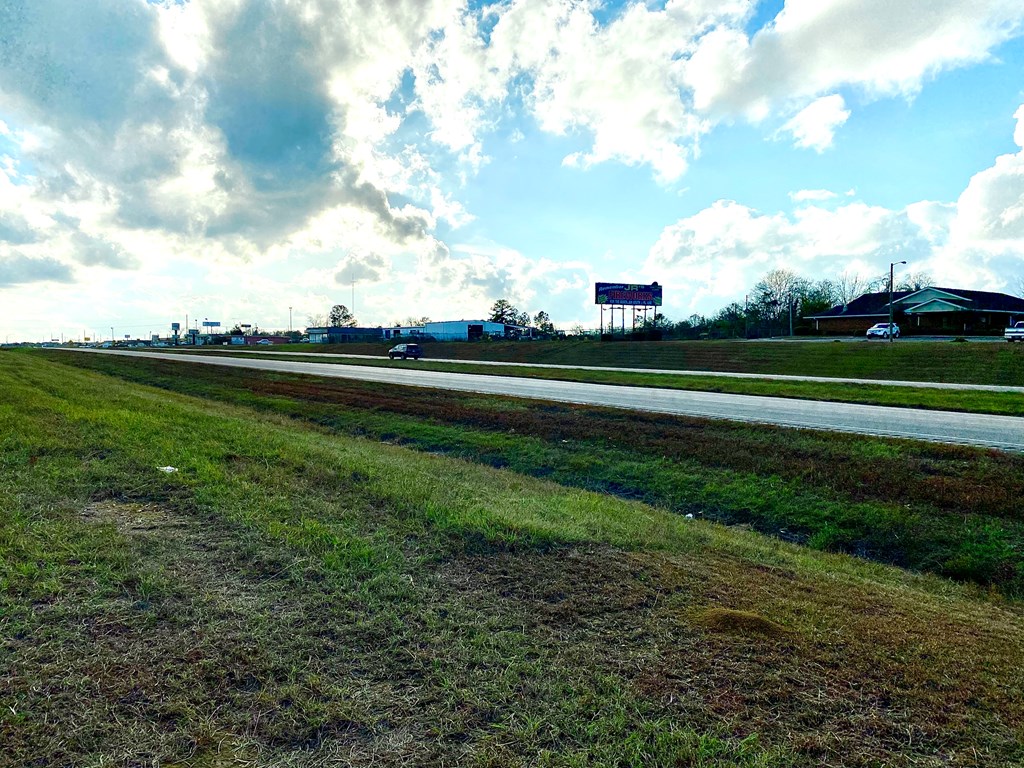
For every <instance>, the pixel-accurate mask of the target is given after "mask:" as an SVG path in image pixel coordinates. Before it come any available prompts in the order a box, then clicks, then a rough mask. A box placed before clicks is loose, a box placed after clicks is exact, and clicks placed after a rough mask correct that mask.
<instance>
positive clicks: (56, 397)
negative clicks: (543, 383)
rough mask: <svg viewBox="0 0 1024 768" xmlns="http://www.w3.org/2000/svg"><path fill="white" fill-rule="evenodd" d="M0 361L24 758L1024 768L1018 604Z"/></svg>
mask: <svg viewBox="0 0 1024 768" xmlns="http://www.w3.org/2000/svg"><path fill="white" fill-rule="evenodd" d="M0 357H2V362H0V392H2V395H3V397H2V398H0V470H2V473H0V544H2V546H0V555H2V560H0V568H2V570H0V601H2V602H0V608H2V610H0V626H2V629H3V631H2V633H0V636H2V638H3V639H2V641H0V642H2V643H3V645H2V650H3V652H2V654H0V679H2V681H3V687H2V690H3V693H2V696H3V702H2V703H3V705H4V706H3V707H2V708H0V741H2V743H3V744H4V750H3V752H2V754H0V764H3V765H12V766H13V765H25V764H29V763H32V764H37V765H68V764H96V765H102V764H144V763H150V764H174V765H222V764H246V765H257V766H271V765H274V766H282V765H295V766H312V765H322V764H325V763H331V762H335V763H340V764H349V765H371V764H372V765H408V764H419V765H440V764H455V763H458V764H462V765H492V766H497V765H502V766H505V765H560V766H561V765H577V766H583V765H631V766H677V765H688V766H721V767H723V768H724V766H733V765H738V766H812V765H813V766H820V765H825V766H828V765H836V766H838V765H844V766H845V765H862V766H868V765H881V764H884V765H892V766H903V765H906V766H911V765H914V766H919V765H936V766H938V765H947V764H958V763H959V764H974V765H993V766H994V765H1007V764H1012V763H1014V762H1019V761H1020V760H1021V759H1024V746H1022V743H1021V738H1020V733H1021V726H1022V723H1024V704H1022V701H1021V697H1020V694H1019V691H1020V690H1021V685H1020V683H1021V679H1020V669H1021V668H1022V662H1024V656H1022V653H1024V651H1022V649H1021V646H1020V643H1019V637H1020V635H1021V632H1022V630H1024V615H1022V611H1021V609H1020V608H1019V606H1018V605H1017V604H1015V603H1002V602H999V601H993V600H990V599H987V598H984V597H983V596H982V595H980V594H978V593H977V592H976V591H974V590H970V589H965V588H963V587H960V586H957V585H955V584H952V583H951V582H948V581H944V580H940V579H936V578H927V577H918V576H913V575H911V574H908V573H906V572H903V571H899V570H896V569H892V568H887V567H883V566H879V565H874V564H871V563H867V562H863V561H859V560H855V559H852V558H846V557H840V556H835V555H829V554H823V553H815V552H811V551H809V550H807V549H805V548H801V547H796V546H793V545H789V544H786V543H784V542H779V541H773V540H771V539H765V538H762V537H760V536H758V535H756V534H753V533H749V532H743V531H736V530H730V529H727V528H724V527H721V526H715V525H710V524H707V523H704V522H702V521H699V520H687V519H685V518H682V517H681V516H679V515H676V514H672V513H670V512H668V511H665V510H661V509H658V508H655V507H652V506H649V505H647V504H643V503H640V502H637V501H626V500H622V499H619V498H616V497H614V496H610V495H607V494H596V493H592V492H588V491H585V490H580V489H574V488H566V487H563V486H561V485H558V484H555V483H552V482H548V481H544V480H539V479H535V478H529V477H525V476H523V475H521V474H518V473H515V472H511V471H509V470H507V469H495V468H492V467H481V466H479V465H476V464H473V463H471V462H465V461H461V460H458V459H454V458H451V457H447V456H436V455H428V454H426V453H423V452H419V451H413V450H409V449H408V448H405V447H402V446H394V445H385V444H381V443H380V442H379V441H378V440H366V439H356V438H352V437H348V436H339V435H332V434H328V433H325V432H324V431H323V429H322V428H318V427H313V426H310V425H307V424H305V423H304V422H303V421H297V420H295V419H291V418H285V417H283V416H281V415H274V414H270V413H267V412H265V411H264V412H263V413H262V414H259V415H257V412H255V411H254V410H252V408H251V407H239V406H234V405H229V404H224V403H217V402H211V401H210V400H209V399H205V400H204V399H196V398H193V397H186V396H182V395H179V394H176V393H169V392H166V391H162V390H159V389H154V388H149V387H143V386H138V385H136V384H132V383H128V382H124V381H119V380H117V379H115V378H112V377H110V376H107V375H102V374H99V373H97V372H94V371H84V370H75V369H74V368H71V367H69V366H67V365H59V364H55V363H53V362H51V361H48V360H44V359H42V358H40V357H36V356H28V355H9V354H3V355H2V356H0ZM282 399H287V398H282ZM509 407H510V408H511V409H513V410H514V409H515V408H516V407H517V406H516V404H510V406H509ZM167 466H170V467H174V468H175V469H176V470H177V471H175V472H170V473H165V472H162V471H161V470H160V469H158V468H159V467H167Z"/></svg>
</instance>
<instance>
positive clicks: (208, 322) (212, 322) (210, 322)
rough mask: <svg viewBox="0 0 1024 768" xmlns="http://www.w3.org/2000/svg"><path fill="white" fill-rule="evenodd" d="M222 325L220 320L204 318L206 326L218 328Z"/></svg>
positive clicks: (204, 325)
mask: <svg viewBox="0 0 1024 768" xmlns="http://www.w3.org/2000/svg"><path fill="white" fill-rule="evenodd" d="M219 326H220V320H203V327H204V328H218V327H219Z"/></svg>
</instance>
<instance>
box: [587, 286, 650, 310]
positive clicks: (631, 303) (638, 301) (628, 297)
mask: <svg viewBox="0 0 1024 768" xmlns="http://www.w3.org/2000/svg"><path fill="white" fill-rule="evenodd" d="M594 303H595V304H604V305H606V306H616V307H660V306H661V286H660V285H658V284H657V283H651V284H650V285H638V284H636V283H597V284H596V285H595V291H594Z"/></svg>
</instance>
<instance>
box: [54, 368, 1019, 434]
mask: <svg viewBox="0 0 1024 768" xmlns="http://www.w3.org/2000/svg"><path fill="white" fill-rule="evenodd" d="M68 351H74V352H85V353H93V354H105V355H124V356H126V357H148V358H156V359H160V360H165V361H178V362H183V363H185V362H188V363H200V364H202V365H219V366H224V367H231V368H251V369H256V370H263V371H278V372H284V373H300V374H310V375H315V376H324V377H331V378H341V379H358V380H361V381H376V382H380V383H382V384H401V385H405V386H413V387H431V388H438V389H449V390H456V391H462V392H479V393H485V394H493V395H508V396H511V397H526V398H532V399H537V400H551V401H556V402H566V403H581V404H585V405H597V406H605V407H611V408H626V409H630V410H637V411H649V412H654V413H668V414H674V415H680V416H697V417H701V418H712V419H729V420H733V421H745V422H755V423H760V424H776V425H780V426H786V427H798V428H802V429H819V430H828V431H835V432H853V433H857V434H865V435H882V436H885V437H902V438H910V439H914V440H929V441H933V442H941V443H958V444H965V445H976V446H983V447H990V448H1001V449H1004V450H1013V451H1024V418H1020V417H1016V416H990V415H985V414H974V413H958V412H952V411H926V410H919V409H915V408H889V407H884V406H876V405H857V404H852V403H834V402H821V401H815V400H797V399H790V398H782V397H758V396H753V395H726V394H720V393H716V392H689V391H686V390H675V389H655V388H650V387H622V386H614V385H608V384H587V383H581V382H571V381H545V380H542V379H529V378H518V377H513V376H481V375H477V374H470V373H442V372H439V371H425V370H416V369H415V368H412V367H409V368H393V367H367V366H359V365H337V364H331V363H308V362H293V361H291V360H268V359H266V358H256V357H253V356H246V357H220V356H217V357H214V356H211V355H196V354H174V355H167V354H163V353H160V352H122V351H116V350H104V349H76V350H68Z"/></svg>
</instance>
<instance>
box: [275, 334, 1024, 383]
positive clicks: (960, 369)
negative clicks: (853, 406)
mask: <svg viewBox="0 0 1024 768" xmlns="http://www.w3.org/2000/svg"><path fill="white" fill-rule="evenodd" d="M390 346H391V345H390V343H387V342H382V343H380V344H289V345H283V346H275V347H273V348H272V349H273V351H288V352H311V353H332V352H333V353H341V354H369V355H384V354H386V353H387V350H388V348H389V347H390ZM423 347H424V351H425V354H426V357H427V358H428V359H429V358H454V359H461V360H495V361H504V362H516V363H555V364H561V365H604V366H616V367H625V368H670V369H675V370H691V371H725V372H730V373H772V374H782V375H793V376H828V377H838V378H865V379H896V380H902V381H937V382H953V383H960V384H995V385H1003V386H1024V348H1022V345H1019V344H1006V343H999V342H980V341H979V342H968V343H966V344H953V343H950V342H924V341H922V342H918V341H904V342H896V343H893V344H885V343H881V342H878V343H873V342H861V341H854V340H844V341H840V340H836V341H831V342H830V341H806V342H802V341H793V342H790V341H787V342H765V341H752V342H747V341H665V342H632V343H631V342H598V341H576V340H572V339H567V340H565V341H532V342H486V343H484V342H480V343H466V342H445V343H438V342H426V343H424V344H423Z"/></svg>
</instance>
